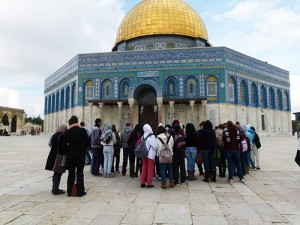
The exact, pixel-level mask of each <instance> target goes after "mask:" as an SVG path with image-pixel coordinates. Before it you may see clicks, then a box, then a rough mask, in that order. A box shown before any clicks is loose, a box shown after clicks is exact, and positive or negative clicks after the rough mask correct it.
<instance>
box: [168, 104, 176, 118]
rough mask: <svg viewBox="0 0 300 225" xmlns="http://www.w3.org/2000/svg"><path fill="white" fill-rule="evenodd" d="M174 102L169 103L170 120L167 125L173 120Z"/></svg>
mask: <svg viewBox="0 0 300 225" xmlns="http://www.w3.org/2000/svg"><path fill="white" fill-rule="evenodd" d="M174 103H175V102H174V101H169V106H170V118H169V121H168V123H169V124H171V123H172V121H173V118H174Z"/></svg>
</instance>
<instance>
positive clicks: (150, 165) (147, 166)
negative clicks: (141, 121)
mask: <svg viewBox="0 0 300 225" xmlns="http://www.w3.org/2000/svg"><path fill="white" fill-rule="evenodd" d="M143 130H144V135H143V138H144V139H146V138H147V140H146V147H147V149H148V156H147V158H145V159H143V166H142V175H141V180H140V181H141V187H142V188H144V187H146V184H145V182H146V181H147V188H152V187H154V185H153V184H152V179H153V172H154V171H153V170H154V159H155V155H156V151H157V149H158V144H157V141H156V138H155V136H154V135H153V131H152V128H151V127H150V125H149V124H145V125H144V126H143Z"/></svg>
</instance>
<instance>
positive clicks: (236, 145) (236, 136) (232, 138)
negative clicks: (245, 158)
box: [222, 128, 241, 151]
mask: <svg viewBox="0 0 300 225" xmlns="http://www.w3.org/2000/svg"><path fill="white" fill-rule="evenodd" d="M226 134H228V135H229V136H227V135H226ZM222 139H223V142H224V150H229V151H240V142H241V135H240V132H239V131H238V130H237V129H235V128H234V129H227V128H225V129H224V131H223V136H222Z"/></svg>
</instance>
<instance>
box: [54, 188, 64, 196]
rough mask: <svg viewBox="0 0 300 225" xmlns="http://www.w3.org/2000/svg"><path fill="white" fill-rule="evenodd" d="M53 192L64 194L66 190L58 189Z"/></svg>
mask: <svg viewBox="0 0 300 225" xmlns="http://www.w3.org/2000/svg"><path fill="white" fill-rule="evenodd" d="M52 193H53V195H62V194H64V193H66V192H65V191H64V190H61V189H58V190H57V191H53V192H52Z"/></svg>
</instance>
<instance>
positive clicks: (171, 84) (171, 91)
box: [166, 77, 177, 97]
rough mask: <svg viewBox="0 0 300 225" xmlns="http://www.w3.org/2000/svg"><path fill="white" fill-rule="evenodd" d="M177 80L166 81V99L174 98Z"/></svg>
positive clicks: (172, 78) (169, 79)
mask: <svg viewBox="0 0 300 225" xmlns="http://www.w3.org/2000/svg"><path fill="white" fill-rule="evenodd" d="M176 89H177V80H176V79H175V78H174V77H170V78H168V79H167V80H166V95H167V97H175V96H176V95H177V92H176Z"/></svg>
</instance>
